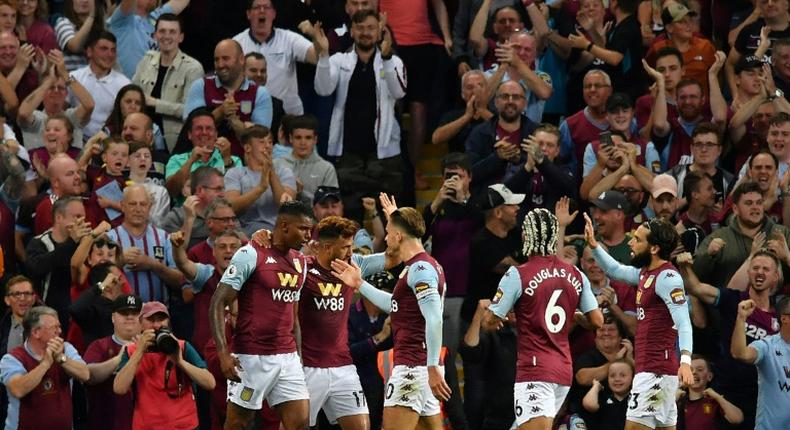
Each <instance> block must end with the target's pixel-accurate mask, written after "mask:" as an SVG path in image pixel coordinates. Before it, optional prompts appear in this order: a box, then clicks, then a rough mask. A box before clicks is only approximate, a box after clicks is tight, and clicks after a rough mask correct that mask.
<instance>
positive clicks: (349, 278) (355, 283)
mask: <svg viewBox="0 0 790 430" xmlns="http://www.w3.org/2000/svg"><path fill="white" fill-rule="evenodd" d="M332 275H334V276H335V277H336V278H337V279H339V280H341V281H342V282H343V283H344V284H346V285H348V286H349V287H351V288H353V289H355V290H357V291H359V293H360V294H362V295H363V296H365V298H366V299H368V300H370V301H371V303H373V304H374V305H376V307H377V308H379V309H381V310H382V311H384V312H386V313H390V312H392V294H390V293H388V292H386V291H381V290H379V289H378V288H376V287H374V286H373V285H370V284H368V283H367V282H365V281H364V280H363V279H362V270H361V269H360V268H359V266H358V265H357V264H356V263H355V262H354V261H353V260H352V261H351V264H349V263H348V262H346V261H343V260H335V261H333V262H332Z"/></svg>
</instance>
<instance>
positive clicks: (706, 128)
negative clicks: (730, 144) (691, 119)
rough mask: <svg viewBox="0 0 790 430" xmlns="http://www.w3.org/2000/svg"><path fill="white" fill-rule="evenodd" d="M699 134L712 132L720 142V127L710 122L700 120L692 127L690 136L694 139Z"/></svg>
mask: <svg viewBox="0 0 790 430" xmlns="http://www.w3.org/2000/svg"><path fill="white" fill-rule="evenodd" d="M700 134H714V135H716V142H718V143H719V144H721V129H720V128H719V127H718V126H717V125H716V124H714V123H712V122H701V123H699V124H697V126H696V127H694V131H692V132H691V138H692V139H694V138H695V137H697V136H698V135H700Z"/></svg>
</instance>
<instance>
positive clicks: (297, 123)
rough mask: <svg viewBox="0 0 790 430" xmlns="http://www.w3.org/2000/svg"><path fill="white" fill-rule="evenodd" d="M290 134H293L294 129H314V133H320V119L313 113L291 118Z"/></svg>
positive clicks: (289, 124)
mask: <svg viewBox="0 0 790 430" xmlns="http://www.w3.org/2000/svg"><path fill="white" fill-rule="evenodd" d="M288 128H289V130H288V135H289V136H290V135H291V134H293V132H294V130H297V129H302V130H313V133H316V134H317V133H318V119H317V118H316V117H314V116H313V115H310V114H306V115H299V116H297V117H294V118H292V119H291V122H289V123H288Z"/></svg>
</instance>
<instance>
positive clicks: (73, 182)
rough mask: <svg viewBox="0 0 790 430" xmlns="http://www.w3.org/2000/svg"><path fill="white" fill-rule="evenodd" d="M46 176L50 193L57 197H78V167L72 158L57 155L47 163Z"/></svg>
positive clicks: (80, 181)
mask: <svg viewBox="0 0 790 430" xmlns="http://www.w3.org/2000/svg"><path fill="white" fill-rule="evenodd" d="M47 175H49V182H50V184H51V187H52V193H53V194H55V195H56V196H58V197H63V196H78V195H80V185H81V183H82V180H81V179H80V174H79V167H78V166H77V162H76V161H74V159H73V158H71V157H69V156H68V155H66V154H57V155H55V156H54V157H52V159H51V160H50V161H49V166H47Z"/></svg>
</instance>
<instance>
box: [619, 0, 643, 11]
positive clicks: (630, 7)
mask: <svg viewBox="0 0 790 430" xmlns="http://www.w3.org/2000/svg"><path fill="white" fill-rule="evenodd" d="M641 2H642V1H641V0H617V8H618V9H620V11H622V12H625V13H629V14H635V13H636V10H637V8H639V3H641Z"/></svg>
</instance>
